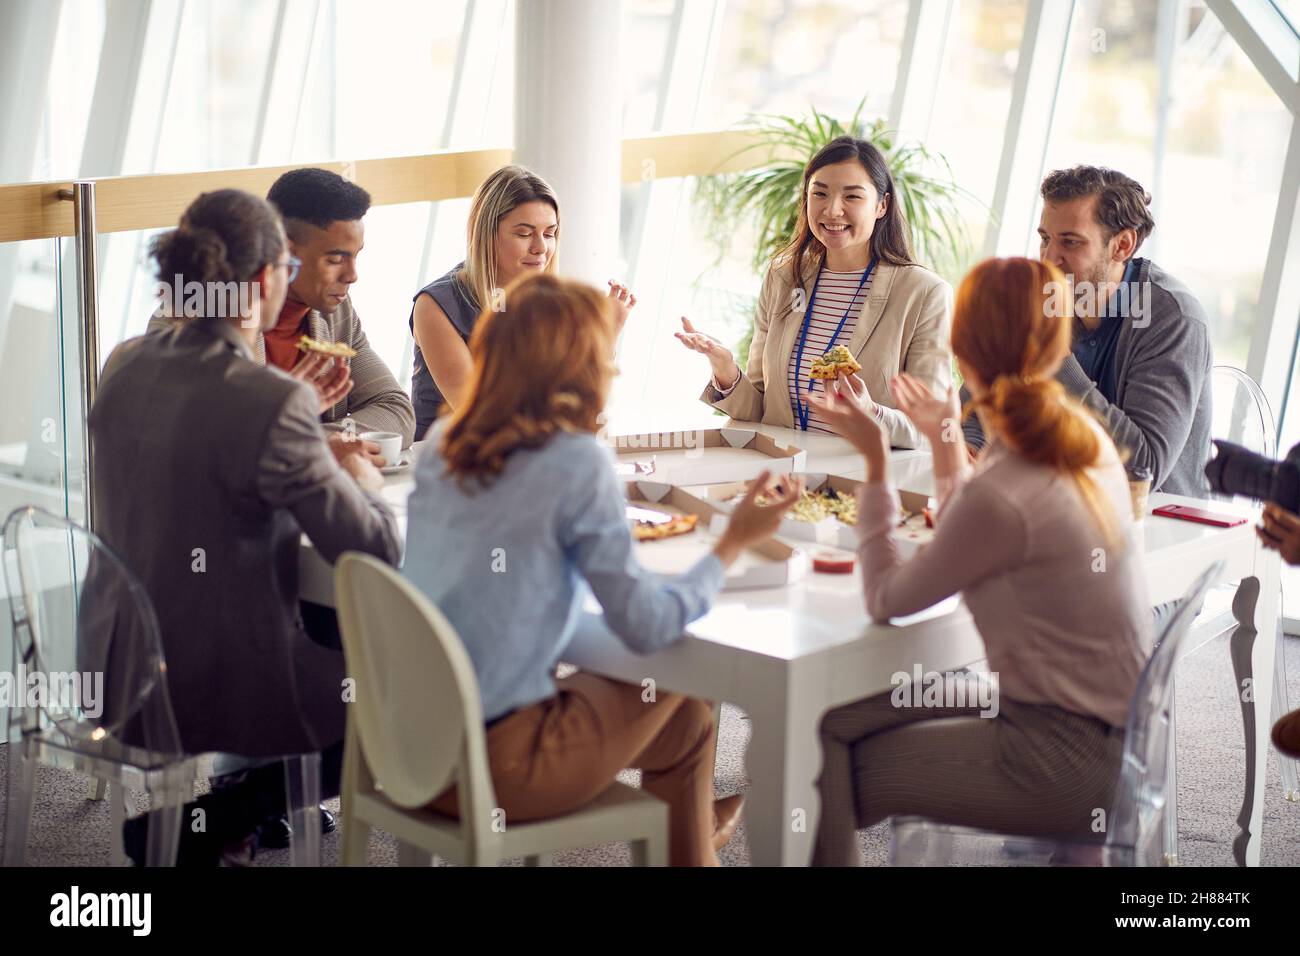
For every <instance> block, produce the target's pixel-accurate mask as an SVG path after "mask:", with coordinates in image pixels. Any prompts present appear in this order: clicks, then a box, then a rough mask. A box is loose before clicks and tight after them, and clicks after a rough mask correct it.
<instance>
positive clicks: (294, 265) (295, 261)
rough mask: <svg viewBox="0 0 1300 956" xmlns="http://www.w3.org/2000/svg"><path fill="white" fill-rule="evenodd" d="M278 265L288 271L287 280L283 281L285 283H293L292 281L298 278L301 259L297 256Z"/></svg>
mask: <svg viewBox="0 0 1300 956" xmlns="http://www.w3.org/2000/svg"><path fill="white" fill-rule="evenodd" d="M280 264H281V265H282V266H284V267H285V268H286V269H288V270H289V278H288V279H286V280H285V281H286V282H293V280H294V279H296V278H298V270H299V269H301V268H302V260H301V259H299V258H298V257H297V256H290V257H289V258H288V259H286V260H285V261H284V262H282V263H280Z"/></svg>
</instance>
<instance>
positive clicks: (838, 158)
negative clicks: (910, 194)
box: [772, 136, 916, 287]
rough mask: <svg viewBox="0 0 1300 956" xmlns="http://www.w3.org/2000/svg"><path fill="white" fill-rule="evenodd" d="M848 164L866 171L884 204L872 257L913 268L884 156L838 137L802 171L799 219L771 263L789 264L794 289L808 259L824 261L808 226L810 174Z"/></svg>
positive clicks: (822, 248)
mask: <svg viewBox="0 0 1300 956" xmlns="http://www.w3.org/2000/svg"><path fill="white" fill-rule="evenodd" d="M849 160H855V161H856V162H858V163H859V164H861V166H862V168H863V169H865V170H866V171H867V177H868V178H869V179H870V180H871V185H872V186H873V187H875V190H876V200H877V201H879V200H882V199H883V200H885V214H884V215H883V216H881V217H880V218H879V219H877V220H876V224H875V226H874V227H873V228H872V231H871V254H872V256H874V257H876V258H878V259H879V260H880V261H881V262H887V263H889V264H890V265H895V266H910V265H915V264H916V260H915V259H914V258H912V230H911V227H910V226H908V224H907V220H906V219H905V218H903V204H902V202H901V201H900V199H899V196H898V186H897V185H896V184H895V182H894V174H893V173H891V172H890V171H889V163H888V162H886V161H885V154H884V153H882V152H881V151H880V150H879V149H878V148H876V146H875V145H874V144H873V143H870V142H868V141H867V140H865V139H856V138H854V137H852V136H837V137H836V138H835V139H833V140H831V141H830V142H829V143H827V144H826V145H825V146H823V147H822V148H821V149H819V150H818V151H817V154H816V155H815V156H813V158H812V159H810V160H809V161H808V165H807V166H805V167H804V171H803V191H802V192H800V194H799V218H798V220H797V221H796V222H795V227H794V235H793V236H791V237H790V241H789V242H788V243H786V245H785V247H784V248H783V249H781V251H780V252H778V253H777V254H776V256H775V257H774V258H773V260H772V263H773V265H777V264H778V263H779V264H781V265H785V264H787V263H788V264H789V267H790V275H791V277H792V279H793V281H794V284H795V286H796V287H798V286H800V285H802V284H803V276H804V273H805V268H804V263H805V261H808V257H810V256H811V261H812V263H813V264H815V265H817V266H820V265H821V264H822V263H824V262H825V261H826V247H825V246H824V245H822V242H821V240H820V239H818V238H817V237H816V236H815V235H813V231H812V226H811V225H810V224H809V222H808V190H809V189H810V188H811V185H812V178H813V174H814V173H815V172H817V170H819V169H821V168H822V167H824V166H833V165H834V164H836V163H843V162H847V161H849Z"/></svg>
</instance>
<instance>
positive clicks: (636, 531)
mask: <svg viewBox="0 0 1300 956" xmlns="http://www.w3.org/2000/svg"><path fill="white" fill-rule="evenodd" d="M631 510H632V509H631V508H629V511H631ZM635 510H636V511H637V512H644V511H645V510H646V509H644V508H637V509H635ZM698 520H699V518H698V516H696V515H678V514H664V513H662V512H657V513H656V516H655V518H654V519H653V520H650V519H645V520H641V519H637V518H633V520H632V537H633V538H635V539H636V540H637V541H658V540H660V539H661V538H672V537H676V536H677V535H679V534H689V533H690V532H692V531H694V530H695V523H696V521H698Z"/></svg>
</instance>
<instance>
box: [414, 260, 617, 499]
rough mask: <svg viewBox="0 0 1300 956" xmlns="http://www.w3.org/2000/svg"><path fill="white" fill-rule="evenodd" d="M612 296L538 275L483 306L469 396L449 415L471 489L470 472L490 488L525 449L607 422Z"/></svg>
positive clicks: (455, 463)
mask: <svg viewBox="0 0 1300 956" xmlns="http://www.w3.org/2000/svg"><path fill="white" fill-rule="evenodd" d="M611 301H612V300H611V299H610V298H609V296H606V295H601V293H600V292H598V291H596V289H594V288H592V287H591V286H589V285H586V284H585V283H581V282H575V281H573V280H571V279H561V278H559V277H557V276H552V275H547V274H546V273H538V274H533V275H526V276H522V277H520V278H519V279H517V280H516V281H514V282H512V283H511V284H510V285H509V286H507V287H506V290H505V305H506V308H505V309H504V310H503V311H500V312H497V311H493V310H492V309H484V310H483V311H482V312H481V313H480V314H479V317H478V321H477V322H476V323H475V325H474V331H473V333H471V335H470V338H469V353H470V358H471V360H472V361H473V368H472V369H471V371H470V378H469V382H468V383H467V385H466V390H465V400H464V401H463V402H461V403H459V404H458V405H457V407H456V409H455V410H453V411H451V412H449V413H447V414H449V415H450V422H449V423H448V425H447V428H446V431H445V432H444V433H443V437H442V441H441V443H440V446H439V451H440V452H441V453H442V456H443V458H444V459H445V460H446V465H447V471H448V472H449V473H450V474H452V475H454V476H455V477H456V480H457V483H458V484H460V486H461V487H462V488H465V487H466V486H467V483H468V480H469V479H470V478H476V479H478V483H479V485H480V486H486V485H487V484H488V483H489V482H490V481H491V480H492V479H493V478H495V477H496V476H497V475H499V474H501V471H502V469H503V468H505V463H506V458H507V457H508V456H509V455H510V454H511V453H513V452H514V451H516V450H517V449H520V448H538V447H540V446H542V445H544V444H546V442H547V441H548V440H549V439H550V438H551V436H553V435H555V434H556V433H557V432H589V433H592V434H594V433H595V432H596V431H597V430H598V429H599V427H600V423H599V421H598V418H599V416H600V413H601V410H602V409H603V408H604V406H605V399H606V397H607V396H608V394H609V387H610V383H611V382H612V381H613V377H614V373H615V368H614V363H613V358H612V357H613V354H614V339H615V336H614V316H613V310H612V308H611V305H610V303H611Z"/></svg>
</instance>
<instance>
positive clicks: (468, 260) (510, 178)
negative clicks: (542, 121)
mask: <svg viewBox="0 0 1300 956" xmlns="http://www.w3.org/2000/svg"><path fill="white" fill-rule="evenodd" d="M530 202H544V203H546V204H547V205H548V206H550V207H551V208H552V209H554V210H555V252H554V253H553V254H552V255H551V260H550V262H548V263H546V268H545V270H544V272H545V273H546V274H554V272H555V266H556V263H557V262H558V261H559V258H560V228H559V226H560V201H559V200H558V199H557V198H556V197H555V190H553V189H552V188H551V187H550V184H549V183H547V182H546V180H544V179H543V178H542V177H541V176H538V175H537V174H536V173H534V172H533V171H532V170H530V169H525V168H524V167H523V166H502V167H501V168H500V169H498V170H497V171H496V172H494V173H493V174H492V175H491V176H489V177H488V178H487V179H485V180H483V182H482V184H481V185H480V186H479V187H478V189H476V190H475V191H474V199H473V200H472V201H471V202H470V207H469V220H468V222H467V223H466V226H465V244H466V250H465V265H464V266H462V267H461V270H460V273H459V275H458V278H459V279H460V281H461V282H462V283H463V284H464V285H465V287H466V288H467V289H469V291H470V292H471V293H473V295H474V303H475V305H477V306H478V307H479V308H480V309H487V308H490V307H491V305H492V290H493V289H495V288H497V227H498V226H499V225H501V220H502V219H505V217H506V216H508V215H510V213H511V212H513V211H514V210H515V209H516V208H517V207H519V206H522V205H523V204H524V203H530Z"/></svg>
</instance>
